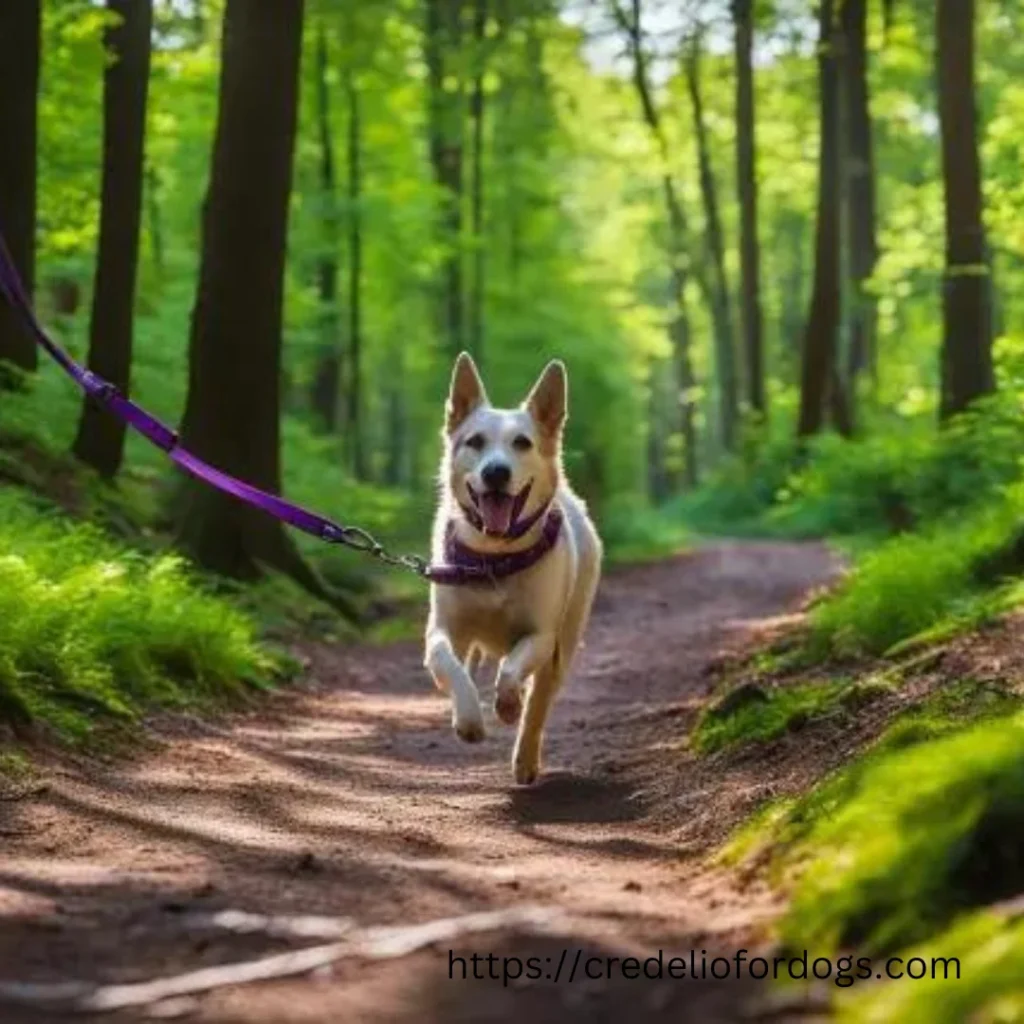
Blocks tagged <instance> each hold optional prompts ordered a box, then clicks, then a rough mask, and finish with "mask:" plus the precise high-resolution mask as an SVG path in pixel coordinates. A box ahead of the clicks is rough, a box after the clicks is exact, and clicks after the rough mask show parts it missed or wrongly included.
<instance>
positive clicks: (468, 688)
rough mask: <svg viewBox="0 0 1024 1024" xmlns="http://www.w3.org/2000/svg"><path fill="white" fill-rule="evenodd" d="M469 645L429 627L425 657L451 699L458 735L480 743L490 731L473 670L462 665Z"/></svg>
mask: <svg viewBox="0 0 1024 1024" xmlns="http://www.w3.org/2000/svg"><path fill="white" fill-rule="evenodd" d="M467 647H468V645H467V644H464V643H459V644H457V645H456V642H454V641H453V640H452V638H451V637H450V636H449V635H448V634H447V633H446V632H445V631H444V630H443V629H440V628H439V627H437V626H434V627H432V628H431V629H429V630H428V631H427V642H426V656H425V657H424V659H423V661H424V664H425V665H426V667H427V669H428V670H429V672H430V674H431V675H432V676H433V677H434V684H435V685H436V686H437V688H438V689H439V690H440V691H441V692H442V693H447V694H448V695H449V696H450V697H451V701H452V726H453V728H454V729H455V732H456V735H458V737H459V739H462V740H465V741H466V742H467V743H478V742H479V741H480V740H482V739H483V738H484V737H485V736H486V735H487V732H486V730H485V729H484V716H483V712H482V711H481V709H480V695H479V694H478V693H477V690H476V685H475V684H474V682H473V680H472V678H471V676H470V674H469V673H468V672H467V671H466V667H465V665H463V659H464V658H465V656H466V649H467Z"/></svg>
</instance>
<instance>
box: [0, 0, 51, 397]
mask: <svg viewBox="0 0 1024 1024" xmlns="http://www.w3.org/2000/svg"><path fill="white" fill-rule="evenodd" d="M40 32H41V25H40V0H17V2H16V3H11V2H9V3H0V153H2V154H3V155H2V157H0V231H2V232H3V234H4V237H5V238H6V240H7V246H8V248H9V249H10V251H11V257H12V258H13V260H14V265H15V266H16V267H17V268H18V273H19V274H20V275H21V278H22V280H23V281H24V282H25V287H26V289H27V290H28V293H29V294H30V295H31V294H32V289H33V287H34V284H35V251H36V242H35V232H36V134H37V126H36V106H37V102H38V96H39V46H40V42H39V38H40ZM0 361H7V362H10V363H13V364H14V365H15V366H17V367H19V368H20V369H22V370H34V369H35V368H36V365H37V361H38V356H37V353H36V347H35V344H34V343H33V341H32V339H31V337H29V335H28V334H27V333H26V331H25V330H24V329H23V328H22V327H21V324H20V323H19V322H18V320H17V318H16V317H15V315H14V313H13V312H12V311H11V310H10V309H9V308H8V307H7V304H6V303H3V302H0ZM0 380H2V378H0Z"/></svg>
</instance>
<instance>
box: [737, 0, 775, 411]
mask: <svg viewBox="0 0 1024 1024" xmlns="http://www.w3.org/2000/svg"><path fill="white" fill-rule="evenodd" d="M732 15H733V20H734V22H735V33H734V37H733V44H734V50H735V56H736V191H737V194H738V196H739V203H740V294H741V298H742V313H743V317H742V322H743V351H744V354H745V356H746V364H747V365H746V370H747V373H746V382H747V404H748V405H749V406H750V409H751V410H752V411H753V412H754V413H755V415H756V416H757V417H758V418H760V419H763V418H764V416H765V415H766V414H767V412H768V404H767V400H766V397H765V389H764V341H763V321H762V316H761V248H760V244H759V242H758V232H757V146H756V134H755V126H756V121H755V117H754V67H753V49H754V4H753V0H733V5H732Z"/></svg>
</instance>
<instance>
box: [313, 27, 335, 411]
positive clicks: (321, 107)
mask: <svg viewBox="0 0 1024 1024" xmlns="http://www.w3.org/2000/svg"><path fill="white" fill-rule="evenodd" d="M329 72H330V57H329V54H328V50H327V31H326V29H325V27H324V22H323V20H322V19H321V21H320V23H319V24H318V26H317V38H316V120H317V128H318V132H317V136H318V143H319V146H320V154H319V155H320V203H321V225H322V228H323V237H322V238H321V241H320V244H321V246H322V248H321V250H320V256H319V258H318V260H317V294H318V298H319V300H320V311H319V315H320V345H319V352H318V354H317V361H316V367H315V369H314V371H313V382H312V386H311V388H310V396H309V397H310V404H311V406H312V408H313V414H314V416H315V417H316V418H317V420H318V421H319V425H320V426H322V427H323V429H324V430H327V431H334V430H335V429H337V427H338V420H339V416H338V400H339V394H340V389H341V369H342V367H341V346H340V339H339V337H338V335H339V330H338V328H339V323H338V208H337V200H336V185H335V172H334V131H333V128H332V125H331V91H330V82H329Z"/></svg>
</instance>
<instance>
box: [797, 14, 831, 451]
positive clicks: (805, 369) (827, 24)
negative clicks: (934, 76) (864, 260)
mask: <svg viewBox="0 0 1024 1024" xmlns="http://www.w3.org/2000/svg"><path fill="white" fill-rule="evenodd" d="M818 81H819V86H818V88H819V99H818V103H819V109H820V120H821V144H820V147H819V148H820V152H819V157H818V209H817V225H816V228H815V243H814V244H815V256H814V284H813V291H812V294H811V309H810V314H809V316H808V318H807V327H806V330H805V332H804V341H803V361H802V367H801V380H800V414H799V421H798V424H797V433H798V434H799V436H800V437H807V436H809V435H811V434H816V433H818V432H819V431H820V430H821V429H822V427H823V426H824V419H825V409H826V405H827V402H828V400H829V397H830V394H829V392H830V390H831V389H832V387H833V384H834V381H835V379H836V348H837V344H838V338H839V317H840V312H841V300H840V289H841V273H840V245H841V233H842V232H841V218H840V202H839V198H840V184H839V173H840V123H839V122H840V116H839V115H840V111H839V66H838V54H837V38H836V32H835V25H834V4H833V0H822V2H821V8H820V12H819V41H818Z"/></svg>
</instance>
